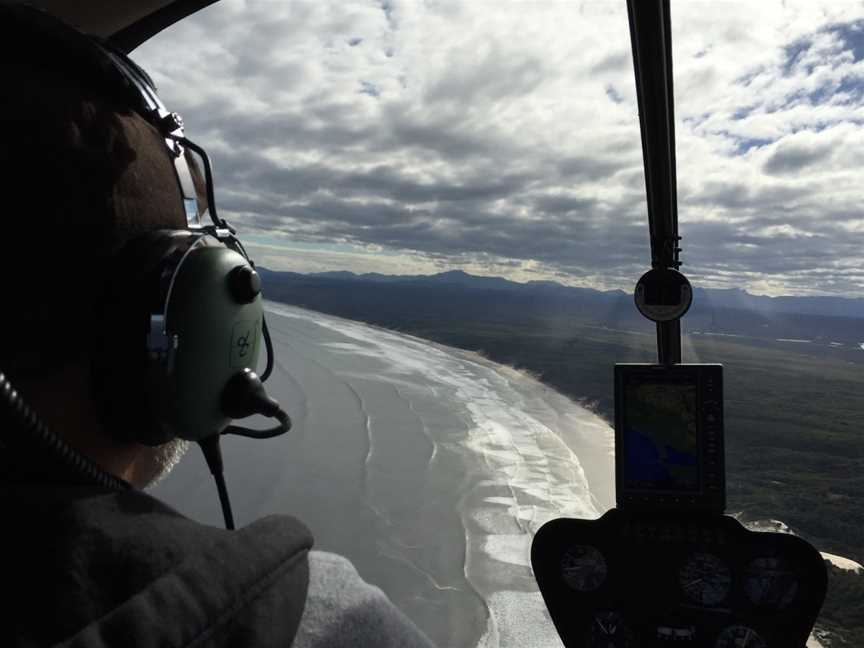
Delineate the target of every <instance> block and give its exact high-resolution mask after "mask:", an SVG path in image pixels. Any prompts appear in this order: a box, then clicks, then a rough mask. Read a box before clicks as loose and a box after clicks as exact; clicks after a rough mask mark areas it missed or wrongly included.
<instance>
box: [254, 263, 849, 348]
mask: <svg viewBox="0 0 864 648" xmlns="http://www.w3.org/2000/svg"><path fill="white" fill-rule="evenodd" d="M259 270H260V272H261V275H262V278H263V279H264V286H265V294H266V296H267V297H268V298H269V299H275V300H277V301H282V302H286V303H290V304H295V305H298V306H304V307H306V308H311V309H313V310H319V311H322V312H327V313H332V314H335V315H340V316H342V317H348V318H352V319H358V320H363V321H367V322H372V323H375V324H378V325H381V326H387V327H390V328H400V327H403V328H413V327H416V326H417V325H418V324H420V323H422V322H427V323H434V324H439V323H441V322H446V321H448V320H451V321H461V320H471V321H490V322H500V323H506V324H508V325H509V324H516V323H520V324H524V325H526V326H537V325H539V324H538V323H539V322H540V321H542V322H543V323H544V324H543V325H548V326H551V325H553V324H554V325H556V326H564V325H566V322H567V321H573V322H580V323H582V324H586V323H587V324H593V325H598V326H603V327H608V328H611V329H627V330H636V331H645V332H650V331H652V330H653V325H652V324H651V323H650V322H648V321H646V320H645V319H643V318H642V317H641V316H640V315H639V313H638V312H637V311H636V309H635V307H634V305H633V298H632V296H631V295H630V294H628V293H625V292H624V291H621V290H611V291H599V290H593V289H590V288H577V287H569V286H563V285H561V284H558V283H555V282H552V281H532V282H528V283H518V282H514V281H509V280H507V279H503V278H501V277H482V276H475V275H471V274H468V273H466V272H463V271H461V270H453V271H450V272H442V273H439V274H435V275H404V276H399V275H383V274H377V273H369V274H361V275H357V274H354V273H351V272H344V271H343V272H324V273H317V274H298V273H292V272H274V271H271V270H267V269H266V268H259ZM684 325H685V330H686V331H688V332H690V333H701V334H719V335H734V336H744V337H750V338H759V339H764V340H772V341H773V340H777V339H783V340H785V339H795V340H810V341H813V342H815V343H817V344H821V345H829V344H831V343H834V345H835V346H839V345H842V346H843V347H849V348H854V349H855V350H856V351H858V348H857V347H858V345H859V344H861V343H862V342H864V299H846V298H840V297H766V296H759V295H751V294H749V293H747V292H746V291H743V290H736V289H731V290H724V289H710V288H696V289H695V291H694V302H693V307H692V308H691V310H690V312H689V313H688V314H687V315H686V317H685V320H684Z"/></svg>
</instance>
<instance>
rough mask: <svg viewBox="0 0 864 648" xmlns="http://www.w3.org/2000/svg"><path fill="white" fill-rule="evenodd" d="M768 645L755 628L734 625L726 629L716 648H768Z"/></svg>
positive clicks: (716, 643) (721, 634) (718, 638)
mask: <svg viewBox="0 0 864 648" xmlns="http://www.w3.org/2000/svg"><path fill="white" fill-rule="evenodd" d="M767 646H768V644H766V643H765V640H764V639H762V637H760V636H759V633H758V632H756V631H755V630H754V629H753V628H748V627H747V626H743V625H733V626H729V627H728V628H726V629H724V630H723V632H721V633H720V636H719V637H717V641H715V642H714V648H767Z"/></svg>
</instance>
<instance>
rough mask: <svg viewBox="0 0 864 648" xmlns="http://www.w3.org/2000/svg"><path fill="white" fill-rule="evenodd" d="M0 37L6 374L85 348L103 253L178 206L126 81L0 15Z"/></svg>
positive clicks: (94, 322) (169, 174) (175, 223)
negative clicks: (121, 84)
mask: <svg viewBox="0 0 864 648" xmlns="http://www.w3.org/2000/svg"><path fill="white" fill-rule="evenodd" d="M4 39H5V40H4ZM0 41H2V43H0V70H2V72H0V75H2V76H0V78H2V85H0V124H2V129H3V137H2V140H0V178H2V182H0V187H2V192H0V196H2V203H0V205H2V207H0V209H2V210H3V216H2V224H3V241H4V248H5V249H4V251H3V256H2V258H3V268H4V270H3V276H2V279H0V299H2V300H3V302H4V304H3V311H4V316H3V317H2V318H0V322H2V323H0V371H3V372H5V373H6V374H7V375H9V376H10V378H12V379H13V380H14V378H15V377H16V376H18V375H20V376H26V377H28V378H35V377H38V376H39V375H40V374H42V373H44V372H47V371H51V370H53V369H55V368H58V367H60V366H63V365H64V364H67V363H69V362H71V361H75V360H78V359H81V358H83V357H85V356H86V355H87V354H88V353H90V351H91V349H92V346H93V341H94V338H97V337H98V336H99V335H100V326H103V325H104V323H103V322H102V321H101V319H100V313H101V307H102V305H101V300H102V298H103V296H104V294H105V292H106V290H107V285H108V281H110V279H111V277H110V276H109V275H110V270H109V268H110V260H111V258H112V257H113V256H114V255H115V254H116V253H117V251H118V250H119V249H120V248H121V247H122V246H123V245H124V244H125V243H126V241H127V240H128V239H129V238H131V237H133V236H135V235H136V234H138V233H142V232H144V231H148V230H151V229H157V228H166V227H169V228H180V227H183V226H185V217H184V214H183V210H182V200H181V197H180V194H179V190H178V187H177V182H176V180H175V179H174V176H173V169H172V165H171V162H170V159H169V155H168V152H167V149H166V147H165V146H164V144H163V141H162V139H161V137H160V136H159V135H158V133H157V132H156V130H155V129H154V128H153V127H152V126H151V125H150V124H149V123H147V122H146V121H145V120H144V119H143V118H142V117H140V116H139V115H137V114H135V113H134V112H132V111H131V109H130V107H129V102H128V97H127V96H126V94H125V93H126V92H128V89H125V88H118V87H116V84H114V85H112V83H111V82H110V80H109V79H108V78H107V77H106V76H105V74H104V73H103V72H104V71H103V70H101V69H100V68H99V67H98V66H93V65H90V64H85V62H83V61H80V60H79V61H76V59H75V57H69V56H68V52H67V51H66V48H65V46H62V45H57V44H55V43H53V42H52V40H51V39H50V38H47V39H41V41H39V40H38V39H37V40H36V42H34V39H33V38H30V37H28V38H18V37H16V35H15V32H14V27H13V26H9V25H4V26H3V27H2V28H0Z"/></svg>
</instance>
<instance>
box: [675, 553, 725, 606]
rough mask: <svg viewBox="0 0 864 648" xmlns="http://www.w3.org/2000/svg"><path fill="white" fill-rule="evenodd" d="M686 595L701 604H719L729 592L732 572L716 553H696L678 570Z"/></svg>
mask: <svg viewBox="0 0 864 648" xmlns="http://www.w3.org/2000/svg"><path fill="white" fill-rule="evenodd" d="M678 583H679V584H680V585H681V589H682V590H683V591H684V594H685V596H687V598H688V599H690V600H691V601H693V602H694V603H698V604H700V605H717V604H718V603H720V602H721V601H722V600H723V599H725V598H726V596H727V595H728V594H729V589H730V587H731V585H732V572H731V571H729V567H727V566H726V563H724V562H723V561H722V560H720V559H719V558H718V557H717V556H715V555H714V554H709V553H695V554H693V555H692V556H690V557H689V558H688V559H687V561H686V562H685V563H684V565H683V566H682V567H681V570H680V571H679V572H678Z"/></svg>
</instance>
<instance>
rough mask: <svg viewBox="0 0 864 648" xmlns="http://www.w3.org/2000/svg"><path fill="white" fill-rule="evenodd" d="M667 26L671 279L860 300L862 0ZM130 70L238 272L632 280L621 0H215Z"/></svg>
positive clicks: (635, 133) (634, 127)
mask: <svg viewBox="0 0 864 648" xmlns="http://www.w3.org/2000/svg"><path fill="white" fill-rule="evenodd" d="M671 15H672V40H673V54H674V63H673V66H674V87H675V102H676V106H675V111H676V114H675V117H676V125H675V128H676V136H677V160H678V210H679V221H680V226H679V229H680V234H681V235H682V237H683V241H682V247H683V252H682V256H681V258H682V260H683V262H684V265H683V266H682V268H681V269H682V271H683V272H685V273H686V274H687V275H688V276H689V277H690V279H691V280H692V281H693V283H694V284H695V285H698V286H705V287H727V288H731V287H737V288H745V289H747V290H748V291H750V292H751V293H758V294H768V295H778V294H826V295H827V294H833V295H846V296H856V297H864V182H862V168H864V2H842V1H838V0H831V1H827V2H815V1H812V0H811V1H807V2H800V3H798V2H773V1H770V0H760V1H759V2H723V1H720V0H714V1H712V2H696V1H693V2H684V1H681V0H677V1H676V0H672V7H671ZM133 58H134V59H135V60H136V61H137V62H138V63H140V64H142V65H143V66H144V67H145V68H146V69H147V70H148V71H149V72H150V73H151V74H152V75H153V77H154V79H155V81H156V83H157V85H158V86H159V89H160V95H161V96H162V98H163V100H164V101H165V102H166V104H168V106H169V108H171V109H172V110H176V111H178V112H180V113H181V114H182V115H183V117H184V119H185V122H186V125H187V135H188V136H189V137H191V138H192V139H193V140H196V141H197V142H198V143H199V144H201V145H203V146H204V147H205V148H206V149H207V150H208V152H209V153H210V155H211V157H212V158H213V160H214V164H215V177H216V198H217V206H218V207H219V210H220V214H221V216H223V217H225V218H228V219H229V220H230V221H231V222H232V224H234V225H235V226H237V227H238V228H239V229H240V231H241V234H242V235H243V237H244V240H245V241H248V243H249V245H248V246H247V247H249V248H250V252H251V253H252V255H253V257H254V258H255V259H256V261H257V262H258V263H259V265H263V266H265V267H268V268H271V269H276V270H291V271H297V272H319V271H328V270H351V271H354V272H383V273H387V274H430V273H434V272H441V271H445V270H452V269H463V270H466V271H468V272H472V273H474V274H485V275H499V276H504V277H507V278H510V279H513V280H515V281H529V280H555V281H559V282H561V283H565V284H570V285H581V286H589V287H596V288H603V289H608V288H623V289H625V290H631V289H632V287H633V285H634V284H635V281H636V279H637V278H638V277H639V276H640V275H641V274H642V272H644V271H645V270H647V269H648V268H649V267H650V253H649V244H648V227H647V211H646V206H645V198H644V196H645V184H644V176H643V168H642V158H641V143H640V137H639V122H638V111H637V108H636V96H635V82H634V77H633V63H632V58H631V54H630V40H629V28H628V22H627V12H626V5H625V2H624V0H615V1H612V2H552V1H548V2H540V1H538V2H506V1H502V0H496V1H495V2H491V1H489V2H487V1H480V0H477V1H468V0H462V1H460V2H439V1H437V0H426V1H425V2H421V1H420V0H412V1H402V0H381V1H376V2H354V3H351V2H343V1H336V2H324V1H319V2H315V3H306V2H293V1H288V0H285V1H281V0H280V1H278V2H277V1H275V0H270V1H264V0H247V1H245V2H244V1H242V0H221V1H220V2H218V3H217V4H216V5H213V6H212V7H209V8H207V9H205V10H203V11H201V12H199V13H198V14H196V15H194V16H191V17H190V18H187V19H186V20H184V21H182V22H181V23H180V24H178V25H175V26H174V27H172V28H170V29H168V30H166V31H165V32H163V33H162V34H160V35H158V36H157V37H155V38H154V39H152V40H151V41H150V42H148V43H147V44H145V45H143V46H142V47H140V48H139V49H138V50H136V51H135V52H134V53H133Z"/></svg>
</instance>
